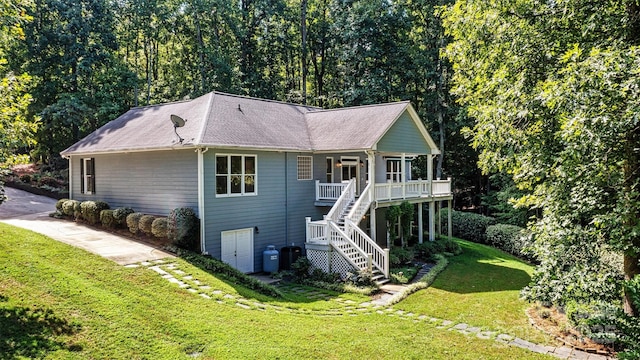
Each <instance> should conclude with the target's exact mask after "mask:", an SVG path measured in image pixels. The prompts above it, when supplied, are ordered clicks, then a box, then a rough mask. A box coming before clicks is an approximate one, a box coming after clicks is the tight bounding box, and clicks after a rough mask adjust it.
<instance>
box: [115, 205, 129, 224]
mask: <svg viewBox="0 0 640 360" xmlns="http://www.w3.org/2000/svg"><path fill="white" fill-rule="evenodd" d="M133 213H134V211H133V209H132V208H128V207H121V208H117V209H115V210H113V219H114V220H115V222H116V226H117V227H125V226H127V216H128V215H129V214H133Z"/></svg>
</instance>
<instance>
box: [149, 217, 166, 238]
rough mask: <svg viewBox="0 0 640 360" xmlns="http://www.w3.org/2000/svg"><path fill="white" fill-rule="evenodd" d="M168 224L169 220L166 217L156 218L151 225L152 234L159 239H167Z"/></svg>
mask: <svg viewBox="0 0 640 360" xmlns="http://www.w3.org/2000/svg"><path fill="white" fill-rule="evenodd" d="M168 223H169V219H168V218H166V217H159V218H155V219H154V220H153V223H151V234H153V236H155V237H157V238H161V239H164V238H166V237H167V227H168Z"/></svg>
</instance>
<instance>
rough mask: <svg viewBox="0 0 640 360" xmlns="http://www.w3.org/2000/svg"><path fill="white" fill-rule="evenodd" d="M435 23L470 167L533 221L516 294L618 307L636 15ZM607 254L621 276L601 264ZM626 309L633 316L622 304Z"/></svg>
mask: <svg viewBox="0 0 640 360" xmlns="http://www.w3.org/2000/svg"><path fill="white" fill-rule="evenodd" d="M442 18H443V22H444V26H445V29H446V31H447V33H448V34H449V35H451V36H452V37H453V41H452V42H451V43H450V44H449V45H448V46H447V48H446V55H447V57H448V58H449V59H450V60H451V61H452V62H453V68H454V77H453V83H454V85H453V92H454V93H455V94H456V95H457V96H458V97H459V99H460V101H461V103H462V104H464V105H465V106H466V108H467V111H468V114H469V116H471V117H472V118H473V119H474V121H475V124H474V126H473V127H472V128H470V129H468V131H467V135H468V136H469V137H470V138H471V141H472V144H473V146H474V147H475V148H476V149H478V150H479V152H480V161H479V165H480V167H481V168H482V169H483V171H484V172H486V173H493V172H503V173H506V174H509V175H510V176H511V177H512V178H513V180H514V181H515V183H516V184H517V186H518V187H519V188H520V189H523V190H525V191H526V192H527V195H525V196H523V197H521V198H520V200H519V204H520V205H521V206H527V207H534V208H539V209H541V210H542V216H541V217H540V218H538V219H534V222H532V223H531V227H532V229H533V230H534V233H535V236H536V244H537V246H536V250H537V253H538V255H539V259H540V262H541V264H540V266H539V267H538V269H537V271H536V273H535V275H534V278H533V282H532V285H531V286H530V287H529V288H528V289H527V290H526V292H525V295H526V296H528V297H529V298H530V299H536V300H543V301H549V302H553V303H558V304H564V303H566V302H568V301H571V300H576V299H577V300H581V301H588V300H589V299H591V300H598V299H600V300H605V301H612V300H614V299H616V298H622V289H623V287H622V282H621V281H620V280H621V278H620V277H619V276H618V274H621V273H622V272H623V273H624V275H625V278H626V279H627V280H630V279H632V278H634V277H636V276H638V274H640V264H639V263H638V259H639V254H640V232H639V230H640V227H639V226H640V224H639V223H638V217H639V215H640V206H639V205H640V203H639V202H638V200H639V197H638V196H639V194H640V192H639V190H640V188H639V183H638V171H639V169H640V166H639V165H640V161H639V150H638V149H640V137H639V136H640V128H639V127H638V125H639V124H638V120H639V117H640V115H639V114H640V107H638V105H639V104H640V103H639V100H638V99H639V98H638V95H640V94H638V91H639V85H640V81H639V77H638V69H639V67H638V65H639V61H640V57H639V55H640V52H639V50H638V48H637V45H638V36H639V33H638V31H637V30H638V26H639V23H638V19H639V17H638V4H637V3H636V2H635V1H601V2H600V1H598V2H584V1H577V0H563V1H543V2H541V1H532V0H517V1H510V2H502V1H493V0H484V1H471V0H469V1H466V0H459V1H456V3H455V5H453V6H450V7H448V8H446V9H444V10H443V12H442ZM617 251H619V252H621V253H623V254H624V269H621V268H620V267H619V265H618V266H615V265H614V266H612V264H619V262H616V261H608V259H610V256H608V255H610V254H613V253H615V252H617ZM627 295H628V294H627ZM625 308H626V311H627V313H629V314H633V315H637V314H638V309H636V308H635V307H634V305H633V303H632V302H631V301H630V299H629V296H627V297H626V301H625Z"/></svg>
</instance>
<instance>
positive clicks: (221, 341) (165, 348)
mask: <svg viewBox="0 0 640 360" xmlns="http://www.w3.org/2000/svg"><path fill="white" fill-rule="evenodd" d="M179 265H180V268H181V269H182V270H184V271H186V272H188V273H189V274H192V275H194V277H197V278H198V279H199V280H201V281H203V282H205V283H207V284H210V285H212V286H215V287H219V288H221V290H224V291H225V292H228V293H232V294H238V295H242V296H244V297H255V301H260V302H262V303H268V304H269V305H274V306H277V309H280V310H275V309H271V308H268V309H267V310H245V309H243V308H241V307H239V306H237V305H236V304H234V303H233V302H228V301H227V302H225V301H222V300H215V299H205V298H202V297H201V296H198V295H196V294H192V293H189V292H188V291H185V290H184V289H180V288H179V287H178V286H177V285H175V284H171V283H169V282H168V281H166V280H164V279H163V278H161V277H160V276H159V275H158V274H156V273H155V272H153V271H151V270H149V269H148V268H143V267H140V268H133V269H130V268H124V267H122V266H119V265H116V264H115V263H112V262H110V261H108V260H105V259H102V258H100V257H97V256H94V255H92V254H89V253H86V252H84V251H83V250H80V249H76V248H72V247H69V246H67V245H64V244H61V243H58V242H56V241H53V240H51V239H48V238H46V237H44V236H40V235H38V234H35V233H32V232H29V231H25V230H21V229H18V228H15V227H11V226H8V225H5V224H0V359H18V358H33V357H44V358H51V359H88V358H94V359H102V358H109V359H180V358H183V359H189V358H193V357H190V356H189V355H190V354H192V355H193V354H197V355H199V356H197V358H198V359H238V358H266V359H273V358H280V359H300V358H306V359H312V358H313V359H315V358H326V359H347V358H348V359H352V358H362V359H412V358H413V359H424V358H431V359H451V358H460V359H465V358H468V359H481V358H486V359H513V358H518V359H538V358H545V357H543V356H540V355H537V354H533V353H530V352H528V351H525V350H521V349H519V348H515V347H509V346H506V345H502V344H500V343H497V342H495V341H493V340H480V339H477V338H474V337H468V336H464V335H462V334H459V333H457V332H455V331H446V330H440V329H436V327H435V325H433V324H431V323H430V322H428V321H414V320H412V319H411V318H408V317H406V316H405V317H402V316H389V315H386V314H385V315H380V314H377V313H376V312H373V311H371V312H367V313H366V314H353V313H351V314H350V313H346V312H345V313H344V314H342V315H330V312H328V311H326V310H331V309H332V308H334V307H336V306H337V305H335V303H337V302H336V301H333V302H327V301H326V300H322V301H308V300H306V299H300V298H296V297H295V296H290V297H288V298H287V299H284V300H276V299H270V298H265V297H264V296H261V295H257V294H255V293H253V292H251V291H248V290H246V289H242V288H240V287H238V286H234V285H233V284H226V283H221V282H220V281H219V280H218V279H217V278H215V277H214V276H211V275H209V274H206V273H204V272H202V271H200V270H199V269H197V268H195V267H193V266H191V265H189V264H188V263H186V262H179ZM452 265H453V266H455V264H452ZM434 290H438V291H440V288H437V289H434ZM429 291H430V290H429ZM425 293H427V292H425V291H423V292H420V293H417V294H415V295H412V296H410V297H409V299H408V300H406V301H407V304H406V305H405V304H403V303H401V305H402V306H403V307H406V308H409V307H414V308H416V309H419V308H420V305H419V304H420V303H421V302H423V301H425V299H427V300H428V298H425V297H424V295H425ZM362 299H363V298H360V297H358V296H355V295H348V296H347V295H345V296H344V300H345V301H347V300H351V301H353V302H358V301H360V300H362ZM218 301H219V302H218ZM252 301H253V300H252ZM508 301H509V299H505V301H504V302H508ZM396 308H400V306H396ZM424 309H425V313H427V311H428V313H429V315H432V316H438V317H441V318H451V319H455V318H457V317H458V316H457V315H456V313H455V312H448V313H444V312H443V313H436V312H432V310H435V309H433V308H428V307H427V308H424ZM315 310H318V311H317V312H316V311H315ZM504 321H508V319H506V318H505V319H504ZM504 327H505V328H510V325H509V324H506V325H505V326H504Z"/></svg>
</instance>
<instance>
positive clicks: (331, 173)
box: [327, 157, 333, 184]
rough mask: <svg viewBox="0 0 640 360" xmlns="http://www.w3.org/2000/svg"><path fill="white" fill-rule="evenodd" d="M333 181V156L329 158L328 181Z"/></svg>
mask: <svg viewBox="0 0 640 360" xmlns="http://www.w3.org/2000/svg"><path fill="white" fill-rule="evenodd" d="M332 182H333V158H332V157H328V158H327V183H329V184H331V183H332Z"/></svg>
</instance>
